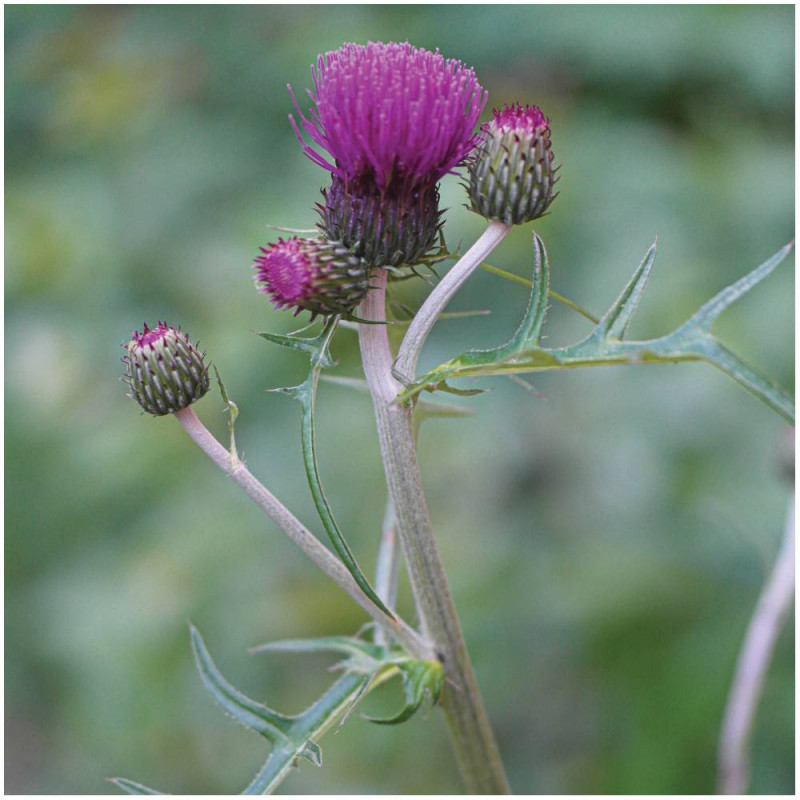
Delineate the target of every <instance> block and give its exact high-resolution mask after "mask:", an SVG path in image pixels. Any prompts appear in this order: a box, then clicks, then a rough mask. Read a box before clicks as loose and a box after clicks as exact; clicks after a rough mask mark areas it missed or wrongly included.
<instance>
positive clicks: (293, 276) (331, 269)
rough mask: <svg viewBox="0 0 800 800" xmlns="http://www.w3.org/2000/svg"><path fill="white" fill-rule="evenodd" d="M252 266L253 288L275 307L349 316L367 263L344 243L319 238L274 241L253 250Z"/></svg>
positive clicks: (361, 291) (363, 288) (364, 283)
mask: <svg viewBox="0 0 800 800" xmlns="http://www.w3.org/2000/svg"><path fill="white" fill-rule="evenodd" d="M259 249H260V250H261V252H262V253H263V255H260V256H258V257H257V258H256V261H255V264H253V268H254V269H256V270H258V274H257V275H256V277H255V280H256V285H257V286H258V291H259V292H261V293H262V294H268V295H269V296H270V298H271V299H272V304H273V305H274V306H275V308H276V309H281V308H294V309H295V312H294V313H295V316H297V314H299V313H300V312H301V311H310V312H311V318H312V319H314V317H316V316H317V314H323V315H325V316H327V315H330V314H343V315H348V314H350V313H351V312H352V311H353V309H354V308H355V307H356V306H357V305H358V304H359V303H360V302H361V300H362V299H363V298H364V295H365V294H366V293H367V289H368V288H369V267H368V265H367V263H366V262H365V261H364V260H363V259H362V258H360V257H358V256H356V255H354V254H353V253H352V252H351V251H350V250H348V249H347V248H346V247H343V246H342V245H340V244H337V243H335V242H329V241H325V240H322V239H300V238H298V237H296V236H295V237H292V238H291V239H285V240H284V239H279V240H278V242H277V243H275V244H271V245H269V247H261V248H259Z"/></svg>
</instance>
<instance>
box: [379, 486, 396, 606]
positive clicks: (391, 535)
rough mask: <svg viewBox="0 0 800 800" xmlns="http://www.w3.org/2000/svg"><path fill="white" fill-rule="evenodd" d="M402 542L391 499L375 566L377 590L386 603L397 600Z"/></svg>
mask: <svg viewBox="0 0 800 800" xmlns="http://www.w3.org/2000/svg"><path fill="white" fill-rule="evenodd" d="M399 556H400V543H399V542H398V540H397V534H396V533H395V523H394V509H393V508H392V503H391V501H389V500H387V501H386V511H385V512H384V514H383V527H382V529H381V543H380V548H379V550H378V563H377V564H376V567H375V591H376V592H377V593H378V596H379V597H380V598H381V600H383V602H384V603H386V605H389V606H393V605H394V604H395V602H397V578H398V575H399V573H400V559H399Z"/></svg>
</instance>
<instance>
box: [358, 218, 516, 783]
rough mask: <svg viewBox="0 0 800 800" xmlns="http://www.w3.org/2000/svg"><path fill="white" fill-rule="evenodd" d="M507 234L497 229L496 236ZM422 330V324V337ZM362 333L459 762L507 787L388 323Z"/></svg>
mask: <svg viewBox="0 0 800 800" xmlns="http://www.w3.org/2000/svg"><path fill="white" fill-rule="evenodd" d="M496 233H500V232H498V231H496ZM504 235H505V232H502V235H500V238H502V236H504ZM482 258H483V256H481V258H480V259H478V263H480V260H482ZM373 284H374V288H373V289H372V290H371V291H370V292H369V293H368V294H367V297H366V298H365V300H364V301H363V303H362V304H361V307H360V311H359V315H360V316H361V318H362V319H365V320H370V321H373V322H384V321H385V320H386V306H385V303H386V271H385V270H377V271H376V274H375V277H374V279H373ZM440 286H441V284H440ZM425 335H426V331H423V334H422V338H423V340H424V336H425ZM359 338H360V343H361V355H362V358H363V361H364V373H365V376H366V379H367V386H368V387H369V390H370V393H371V395H372V400H373V404H374V406H375V417H376V421H377V427H378V438H379V441H380V448H381V455H382V457H383V464H384V470H385V472H386V479H387V483H388V486H389V495H390V498H391V501H392V505H393V507H394V512H395V520H396V531H397V534H398V535H399V538H400V544H401V547H402V550H403V555H404V556H405V560H406V566H407V568H408V575H409V579H410V582H411V588H412V592H413V594H414V600H415V602H416V607H417V611H418V613H419V616H420V619H421V621H422V625H423V628H424V630H423V633H424V635H426V636H427V637H428V638H430V640H431V642H432V644H433V647H434V648H435V651H436V654H437V656H438V657H439V660H440V661H441V663H442V665H443V667H444V671H445V676H446V679H447V680H446V688H445V691H444V693H443V698H442V702H443V706H444V710H445V714H446V716H447V721H448V725H449V728H450V734H451V738H452V741H453V745H454V748H455V751H456V757H457V760H458V764H459V768H460V770H461V774H462V776H463V778H464V781H465V783H466V786H467V790H468V791H469V792H471V793H473V794H506V793H508V792H509V786H508V782H507V780H506V777H505V773H504V771H503V765H502V762H501V761H500V754H499V751H498V748H497V744H496V742H495V740H494V735H493V733H492V730H491V727H490V725H489V720H488V717H487V715H486V711H485V709H484V707H483V701H482V699H481V696H480V693H479V691H478V686H477V683H476V681H475V675H474V673H473V671H472V665H471V664H470V661H469V656H468V654H467V648H466V644H465V642H464V636H463V633H462V631H461V626H460V624H459V621H458V617H457V615H456V610H455V605H454V603H453V598H452V595H451V593H450V588H449V585H448V581H447V576H446V575H445V571H444V567H443V565H442V561H441V557H440V555H439V549H438V546H437V544H436V540H435V538H434V535H433V528H432V524H431V519H430V514H429V513H428V507H427V504H426V501H425V496H424V494H423V491H422V485H421V480H420V474H419V466H418V464H417V456H416V448H415V446H414V438H413V433H412V414H413V410H412V408H411V407H410V406H409V405H405V406H403V405H396V404H394V400H395V398H396V397H397V393H398V392H399V391H400V389H401V388H402V387H401V386H400V384H399V383H398V382H397V380H395V378H394V376H393V374H392V362H393V359H392V353H391V350H390V349H389V339H388V335H387V330H386V326H385V325H361V326H360V330H359ZM420 344H421V343H420Z"/></svg>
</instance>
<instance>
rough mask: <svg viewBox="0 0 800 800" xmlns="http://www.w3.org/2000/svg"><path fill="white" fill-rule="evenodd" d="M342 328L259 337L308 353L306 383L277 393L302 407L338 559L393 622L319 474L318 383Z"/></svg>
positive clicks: (314, 487) (306, 443)
mask: <svg viewBox="0 0 800 800" xmlns="http://www.w3.org/2000/svg"><path fill="white" fill-rule="evenodd" d="M338 324H339V317H336V316H334V317H330V318H329V319H328V320H327V322H326V323H325V325H324V327H323V329H322V332H321V333H320V334H319V335H318V336H314V337H301V336H297V335H282V334H276V333H259V336H261V337H262V338H264V339H266V340H267V341H270V342H273V343H275V344H278V345H281V346H282V347H288V348H290V349H292V350H298V351H300V352H302V353H306V354H307V355H308V356H309V358H310V361H311V368H310V370H309V374H308V377H307V378H306V379H305V381H303V383H301V384H298V385H297V386H291V387H285V388H281V389H277V390H275V391H279V392H283V393H284V394H288V395H289V396H290V397H293V398H294V399H295V400H297V401H298V402H299V403H300V405H301V406H302V415H301V423H300V436H301V442H302V449H303V465H304V466H305V470H306V478H307V479H308V485H309V488H310V489H311V496H312V498H313V500H314V505H315V507H316V509H317V513H318V514H319V517H320V519H321V520H322V524H323V526H324V528H325V530H326V532H327V534H328V538H329V539H330V541H331V544H332V545H333V547H334V549H335V550H336V552H337V553H338V554H339V558H341V559H342V562H343V563H344V565H345V567H346V568H347V570H348V572H349V573H350V574H351V575H352V576H353V580H355V582H356V583H357V584H358V585H359V587H361V589H362V591H363V592H364V594H366V595H367V597H369V599H370V600H371V601H372V602H373V603H374V604H375V605H376V606H377V607H378V608H379V609H380V610H381V611H383V613H384V614H386V615H387V616H388V617H389V618H390V619H392V620H393V619H394V618H395V617H394V615H393V614H392V612H391V611H390V610H389V609H388V608H387V607H386V604H385V603H384V602H383V601H382V600H381V598H380V597H379V596H378V594H377V592H376V591H375V590H374V589H373V588H372V585H371V584H370V582H369V580H368V579H367V577H366V576H365V575H364V573H363V571H362V570H361V568H360V567H359V566H358V563H357V562H356V559H355V556H354V555H353V552H352V550H351V549H350V546H349V545H348V544H347V541H346V540H345V538H344V535H343V534H342V532H341V530H340V529H339V525H338V523H337V522H336V519H335V517H334V516H333V510H332V509H331V506H330V503H329V502H328V498H327V497H326V495H325V491H324V489H323V488H322V480H321V478H320V474H319V465H318V462H317V449H316V436H315V424H314V412H315V407H316V399H317V385H318V383H319V376H320V372H321V371H322V369H323V368H325V367H331V366H333V364H334V362H333V360H332V358H331V356H330V342H331V339H332V338H333V334H334V333H335V331H336V327H337V325H338Z"/></svg>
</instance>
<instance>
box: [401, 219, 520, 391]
mask: <svg viewBox="0 0 800 800" xmlns="http://www.w3.org/2000/svg"><path fill="white" fill-rule="evenodd" d="M510 230H511V226H510V225H505V224H504V223H502V222H496V221H492V222H490V223H489V225H488V227H487V228H486V230H485V231H484V232H483V233H482V234H481V236H480V238H479V239H478V240H477V241H476V242H475V244H473V245H472V247H470V249H469V250H467V252H466V253H464V255H463V256H462V257H461V258H460V259H459V260H458V261H457V262H456V263H455V264H454V265H453V266H452V267H451V268H450V269H449V270H448V271H447V274H446V275H445V276H444V277H443V278H442V279H441V280H440V281H439V283H438V284H437V285H436V289H434V291H432V292H431V293H430V295H428V299H427V300H426V301H425V302H424V303H423V304H422V307H421V308H420V310H419V311H418V312H417V313H416V315H415V316H414V319H413V320H412V321H411V325H409V328H408V330H407V331H406V335H405V337H404V338H403V343H402V344H401V345H400V350H399V351H398V353H397V361H396V362H395V370H396V371H397V374H398V375H402V376H403V377H404V378H407V379H408V380H409V381H411V380H413V379H414V373H415V372H416V370H417V360H418V359H419V354H420V351H421V350H422V345H424V344H425V340H426V339H427V338H428V334H429V333H430V332H431V329H432V328H433V326H434V324H435V323H436V320H437V319H438V317H439V314H441V313H442V311H444V309H445V307H446V306H447V304H448V303H449V302H450V300H452V298H453V295H454V294H455V293H456V292H457V291H458V290H459V289H460V288H461V287H462V286H463V285H464V282H465V281H466V280H467V278H469V276H470V275H472V273H473V272H475V270H476V269H477V268H478V267H479V266H480V265H481V264H482V263H483V260H484V259H485V258H487V257H488V255H489V254H490V253H491V252H492V250H494V249H495V247H497V245H499V244H500V242H502V241H503V239H505V238H506V236H507V235H508V233H509V231H510Z"/></svg>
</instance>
